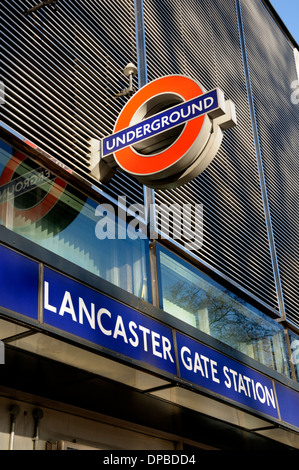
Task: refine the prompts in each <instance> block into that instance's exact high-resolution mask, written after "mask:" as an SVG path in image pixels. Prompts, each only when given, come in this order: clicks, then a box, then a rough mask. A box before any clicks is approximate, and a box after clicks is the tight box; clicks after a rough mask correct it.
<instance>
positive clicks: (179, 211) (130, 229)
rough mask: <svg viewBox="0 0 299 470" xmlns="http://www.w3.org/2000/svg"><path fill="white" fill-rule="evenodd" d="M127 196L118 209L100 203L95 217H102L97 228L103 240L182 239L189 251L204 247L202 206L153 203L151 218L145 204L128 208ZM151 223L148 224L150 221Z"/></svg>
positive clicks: (119, 202)
mask: <svg viewBox="0 0 299 470" xmlns="http://www.w3.org/2000/svg"><path fill="white" fill-rule="evenodd" d="M126 207H127V206H126V196H120V197H118V205H117V210H116V211H115V209H114V207H113V206H112V205H111V204H100V205H99V206H97V208H96V210H95V216H96V217H100V220H99V221H98V222H97V224H96V227H95V235H96V237H97V238H98V239H99V240H105V239H110V240H115V239H118V240H120V239H126V238H130V239H131V240H137V239H146V238H147V237H149V238H150V239H152V240H156V239H158V238H159V237H161V238H162V239H167V240H179V241H180V242H181V243H182V244H183V245H184V246H185V248H186V249H187V250H192V251H196V250H199V249H200V248H201V247H202V244H203V205H202V204H194V205H191V204H182V205H181V206H179V205H178V204H170V205H168V204H150V207H149V215H148V216H147V217H146V215H147V211H146V207H145V206H144V205H142V204H132V205H130V206H129V207H128V209H126ZM147 218H148V219H149V223H146V222H145V221H146V219H147Z"/></svg>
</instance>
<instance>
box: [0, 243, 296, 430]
mask: <svg viewBox="0 0 299 470" xmlns="http://www.w3.org/2000/svg"><path fill="white" fill-rule="evenodd" d="M0 255H1V265H0V281H1V282H0V308H1V312H2V314H3V315H6V316H8V317H9V316H10V313H13V315H14V316H16V315H21V316H22V317H21V319H22V322H23V323H25V322H26V317H27V318H28V321H29V319H30V320H31V323H32V320H33V321H34V320H35V321H36V322H37V323H38V325H39V328H45V329H46V330H48V329H49V327H51V328H55V329H56V331H57V333H58V334H61V336H65V333H67V334H70V335H72V337H73V338H74V339H75V340H76V338H77V339H78V343H80V341H82V340H85V341H88V342H89V343H91V344H93V345H95V346H96V349H97V350H100V351H103V352H105V353H106V354H107V353H108V354H109V353H110V354H112V355H114V356H115V355H116V356H118V357H119V355H121V356H122V358H123V360H124V361H126V358H127V359H128V361H129V362H130V363H132V361H133V362H135V363H136V362H138V364H140V365H141V366H142V367H145V368H148V366H150V367H151V368H152V369H153V368H154V369H155V371H157V372H159V373H160V374H162V375H164V376H165V374H167V375H168V376H169V375H170V376H172V377H173V378H174V379H175V380H178V381H183V382H184V384H185V385H188V384H190V385H191V386H192V388H193V389H194V386H196V387H197V388H198V390H203V391H206V392H211V393H212V394H213V395H215V394H216V395H217V396H218V397H219V398H222V399H225V400H228V401H229V402H231V403H235V404H239V405H241V406H243V407H246V408H247V409H248V410H251V411H255V412H257V413H258V414H260V413H262V414H263V415H266V416H268V417H269V418H270V417H271V418H273V419H275V420H278V421H280V420H281V421H283V422H285V423H288V424H289V425H291V426H294V427H298V428H299V419H298V416H299V394H298V392H296V390H294V389H292V388H290V387H287V386H286V385H284V384H282V383H279V382H278V381H276V380H274V379H271V378H270V377H268V376H266V375H264V374H262V373H260V372H258V371H257V370H255V369H253V368H252V367H249V366H247V365H246V364H244V363H240V362H238V361H236V360H234V359H232V358H230V357H229V356H227V355H225V354H222V353H220V352H219V351H217V350H215V349H213V348H211V347H209V346H207V345H205V344H202V343H200V342H199V341H197V340H195V339H193V338H190V337H189V336H187V335H185V334H183V333H181V332H179V331H176V330H175V329H174V328H172V327H169V326H167V325H165V324H163V323H161V322H160V321H158V320H155V319H153V318H152V317H149V316H147V315H145V314H143V313H141V312H139V311H138V310H135V309H134V308H131V307H129V306H128V305H125V304H123V303H121V302H119V301H117V300H115V299H112V298H110V297H108V296H107V295H105V294H103V293H100V292H98V291H97V290H95V289H92V288H90V287H88V286H86V285H83V284H81V283H80V282H78V281H76V280H74V279H71V278H69V277H67V276H65V275H63V274H61V273H58V272H57V271H54V270H53V269H50V268H47V267H44V269H43V277H42V278H41V270H40V269H39V263H38V262H36V261H33V260H31V259H29V258H27V257H26V256H23V255H21V254H19V253H17V252H15V251H13V250H10V249H9V248H7V247H4V246H0ZM16 292H17V295H16ZM39 312H42V316H39ZM29 323H30V322H29Z"/></svg>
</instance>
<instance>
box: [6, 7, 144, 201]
mask: <svg viewBox="0 0 299 470" xmlns="http://www.w3.org/2000/svg"><path fill="white" fill-rule="evenodd" d="M37 3H38V2H36V1H35V0H24V1H19V0H3V1H2V2H1V6H0V8H1V20H0V22H1V34H2V38H1V70H2V77H3V78H2V80H4V82H5V86H6V104H5V106H2V107H1V112H2V114H1V120H2V121H4V122H5V123H6V124H7V125H9V126H10V127H12V128H13V129H14V130H16V131H17V132H19V133H20V134H22V135H24V137H26V138H28V139H30V140H32V141H33V142H34V143H35V144H37V145H38V146H40V147H41V148H42V149H44V150H45V151H47V152H48V153H49V154H51V155H53V156H55V157H57V158H58V159H59V160H60V161H62V162H63V163H66V164H67V165H69V166H70V167H71V168H73V169H75V170H76V171H77V172H78V173H79V174H80V175H81V176H83V177H84V178H86V179H87V180H88V181H91V182H93V183H95V181H94V180H93V179H92V178H90V175H89V170H88V153H89V146H88V139H89V138H90V137H94V138H101V137H103V136H104V135H107V134H109V133H111V132H112V130H113V126H114V123H115V121H116V118H117V116H118V114H119V112H120V110H121V109H122V107H123V105H124V104H125V102H126V101H127V98H119V99H115V98H114V95H115V94H116V93H118V92H119V91H120V90H121V89H123V88H124V87H127V86H128V82H127V79H126V77H125V76H124V75H123V74H122V70H123V68H124V67H125V65H126V64H127V63H128V62H136V60H137V59H136V38H135V12H134V0H113V2H111V1H109V0H101V1H100V0H71V1H70V0H60V1H59V3H58V11H57V12H55V11H54V10H53V8H52V7H51V6H48V7H45V8H43V9H41V10H38V11H37V12H36V13H35V15H33V14H30V15H28V16H23V14H22V13H23V11H25V10H27V9H28V8H30V7H32V6H34V5H36V4H37ZM101 188H103V189H104V190H105V191H106V192H107V193H108V194H110V195H111V196H115V195H118V194H121V195H122V194H126V195H127V197H128V201H129V202H130V200H131V202H135V201H138V202H142V201H143V188H142V186H141V185H139V184H137V183H136V182H135V180H133V179H132V178H130V177H129V176H127V175H121V174H120V173H117V174H116V175H115V176H114V178H113V179H112V181H111V182H110V183H109V184H108V185H101Z"/></svg>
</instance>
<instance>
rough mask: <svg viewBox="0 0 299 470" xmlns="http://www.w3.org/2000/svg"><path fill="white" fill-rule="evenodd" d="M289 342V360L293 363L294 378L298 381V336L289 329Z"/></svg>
mask: <svg viewBox="0 0 299 470" xmlns="http://www.w3.org/2000/svg"><path fill="white" fill-rule="evenodd" d="M289 336H290V344H291V361H292V363H293V366H294V369H295V373H296V379H297V382H299V336H298V335H295V333H292V332H290V331H289Z"/></svg>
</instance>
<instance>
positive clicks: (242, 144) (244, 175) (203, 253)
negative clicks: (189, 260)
mask: <svg viewBox="0 0 299 470" xmlns="http://www.w3.org/2000/svg"><path fill="white" fill-rule="evenodd" d="M144 11H145V28H146V47H147V66H148V78H149V80H152V79H154V78H157V77H159V76H162V75H167V74H173V73H181V74H186V75H189V76H191V77H193V78H195V79H198V80H199V81H200V82H201V83H202V84H203V85H204V86H205V87H206V88H212V87H215V86H219V87H221V88H222V89H223V90H224V92H225V96H226V97H227V98H230V99H232V100H233V101H234V103H235V104H236V109H237V117H238V126H237V127H236V128H234V129H232V130H229V131H226V132H225V136H224V140H223V143H222V146H221V149H220V151H219V152H218V155H217V156H216V158H215V159H214V160H213V162H212V163H211V164H210V166H209V167H208V168H207V169H206V170H205V171H204V172H203V173H202V174H201V175H199V177H198V178H196V179H195V180H193V181H192V182H190V183H189V184H187V185H185V186H183V187H180V188H178V189H175V190H169V191H156V192H155V199H156V203H157V204H162V203H167V202H168V203H170V204H171V203H173V202H175V201H176V202H177V203H178V204H180V205H182V204H184V203H203V206H204V224H203V227H204V230H203V246H202V248H201V249H200V250H199V251H198V252H196V253H195V255H196V256H197V257H198V258H199V259H200V260H201V261H203V262H204V263H205V264H206V265H208V266H209V267H211V268H212V269H213V270H216V271H218V272H220V273H221V274H222V275H223V276H225V277H226V278H228V279H229V280H230V281H231V282H233V283H235V284H237V285H238V286H239V287H241V288H242V289H243V290H246V291H247V292H249V293H250V295H252V296H253V297H255V298H257V299H259V300H260V301H261V302H264V303H265V304H267V306H268V307H270V308H272V309H275V311H278V302H277V295H276V288H275V282H274V277H273V269H272V263H271V256H270V251H269V242H268V236H267V230H266V224H265V216H264V210H263V204H262V197H261V191H260V183H259V176H258V170H257V161H256V155H255V148H254V141H253V136H252V128H251V121H250V113H249V107H248V101H247V94H246V85H245V78H244V70H243V62H242V55H241V50H240V41H239V35H238V27H237V19H236V11H235V2H234V0H229V1H226V2H223V0H213V2H211V1H210V0H203V1H200V2H198V1H196V0H188V1H187V0H183V1H180V2H179V1H177V0H169V1H167V2H160V1H158V0H145V3H144ZM175 229H176V227H175V228H174V230H175ZM177 236H178V237H179V234H177ZM182 246H183V247H184V244H183V243H182Z"/></svg>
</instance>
